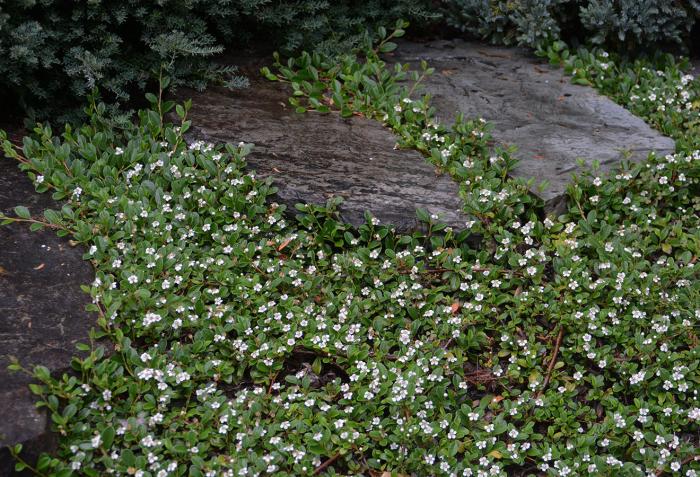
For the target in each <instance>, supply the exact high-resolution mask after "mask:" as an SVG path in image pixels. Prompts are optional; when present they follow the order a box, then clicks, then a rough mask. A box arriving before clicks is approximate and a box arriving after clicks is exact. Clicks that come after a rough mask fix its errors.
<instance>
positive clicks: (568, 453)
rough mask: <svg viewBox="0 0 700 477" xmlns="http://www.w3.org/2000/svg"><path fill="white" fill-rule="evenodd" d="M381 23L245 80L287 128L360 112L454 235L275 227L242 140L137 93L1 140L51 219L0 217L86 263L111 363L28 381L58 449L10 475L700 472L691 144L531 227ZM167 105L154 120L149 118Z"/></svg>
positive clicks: (485, 149) (330, 222) (327, 223)
mask: <svg viewBox="0 0 700 477" xmlns="http://www.w3.org/2000/svg"><path fill="white" fill-rule="evenodd" d="M397 26H398V28H397V30H396V31H395V32H393V33H392V34H387V32H386V31H380V32H379V36H380V38H382V40H381V41H380V43H379V44H378V45H365V48H364V49H363V50H361V51H359V52H358V54H357V55H349V56H344V57H342V58H339V59H335V60H334V59H331V58H328V57H324V56H321V55H302V56H301V57H299V58H295V59H291V60H289V61H287V62H286V63H282V62H281V61H279V60H278V65H277V67H276V70H275V72H272V71H270V70H265V71H264V74H265V75H266V76H267V77H268V78H270V79H272V80H280V81H287V82H289V83H290V85H291V86H292V91H293V94H294V96H293V99H292V104H294V105H295V106H297V107H298V108H299V111H302V110H317V111H321V112H325V113H326V114H344V115H350V114H359V115H363V116H367V117H369V118H372V119H375V120H379V121H382V122H383V123H384V124H386V125H387V127H389V128H391V129H392V130H393V131H395V133H396V136H397V145H398V147H411V148H415V149H417V150H419V151H421V152H423V153H424V154H425V155H426V158H427V160H429V161H431V162H432V163H434V164H435V165H436V166H437V167H439V168H441V169H443V170H445V171H446V172H448V173H449V174H451V175H452V177H454V179H455V180H456V181H458V182H459V184H460V188H461V195H462V198H463V199H464V204H465V211H466V212H467V213H468V214H469V215H470V216H471V217H473V220H470V221H469V222H468V223H466V224H465V225H464V230H461V231H460V230H451V229H449V228H446V227H444V225H440V224H439V217H431V216H429V215H428V214H427V213H425V212H422V211H419V216H420V217H422V218H423V219H424V220H425V221H426V222H427V223H428V226H427V230H428V232H427V233H418V232H416V233H415V234H413V235H399V234H396V233H395V232H394V231H393V230H392V228H391V227H390V225H384V224H380V223H378V221H377V220H376V219H375V218H373V217H371V216H368V220H367V222H366V224H364V225H363V226H361V227H359V228H357V229H352V228H351V227H349V226H348V225H345V224H343V223H341V222H339V221H338V217H337V214H336V213H335V211H334V207H335V205H336V203H337V202H335V201H333V202H331V203H329V204H328V205H327V206H326V207H321V206H300V213H301V216H300V217H299V219H290V218H289V217H288V216H287V215H285V214H284V213H283V212H284V210H283V206H279V205H277V204H275V203H274V202H273V198H272V194H273V193H274V191H275V189H274V185H273V184H271V183H270V182H269V181H268V180H261V179H259V178H258V177H256V175H255V174H254V173H253V172H252V171H249V170H247V169H246V168H245V155H246V154H247V153H248V152H249V151H250V150H251V146H250V145H246V144H239V145H226V146H216V145H212V144H207V143H204V142H200V141H196V142H190V143H188V142H187V141H186V140H185V136H184V134H185V133H186V131H187V130H188V129H189V127H190V123H189V121H188V120H187V111H188V105H181V106H176V105H174V104H172V103H168V102H163V101H161V100H160V99H159V98H158V97H156V96H150V100H151V102H152V103H153V107H152V108H151V109H150V110H146V111H142V112H141V113H140V114H139V117H138V120H137V121H136V122H135V123H134V124H132V125H130V126H127V127H126V128H125V129H115V128H112V127H111V126H110V125H109V123H108V122H107V121H105V119H104V118H103V108H102V107H100V106H95V105H93V106H92V107H91V108H90V117H91V120H90V122H89V123H88V124H86V125H85V126H83V127H81V128H78V129H72V128H67V129H66V130H65V131H64V132H63V133H62V135H61V136H60V137H55V136H54V133H53V131H51V130H50V129H49V128H46V127H43V128H42V127H39V128H37V130H36V131H35V135H34V136H33V137H31V138H27V139H25V142H24V144H23V145H22V146H21V147H20V148H17V147H15V146H13V145H12V144H10V143H9V142H7V141H4V146H5V151H6V154H7V155H8V156H10V157H14V158H15V159H17V160H18V161H20V163H21V167H22V168H23V169H25V170H26V171H27V172H28V174H29V177H30V178H31V179H32V180H33V181H34V182H35V184H36V186H37V190H39V191H51V192H52V193H53V194H54V196H55V197H56V198H58V199H64V200H65V201H66V204H65V206H64V207H63V209H62V210H61V211H55V212H47V213H46V214H45V217H44V218H41V217H34V216H32V215H31V214H30V213H29V212H30V211H28V210H26V209H23V208H19V209H17V217H3V219H4V220H5V221H6V222H15V221H32V222H33V223H34V224H35V225H34V227H35V228H38V227H42V226H47V227H53V228H57V229H58V230H59V231H60V232H61V233H64V234H70V235H71V236H72V237H73V239H74V240H76V241H78V242H80V243H82V244H83V245H84V246H85V250H86V255H85V258H86V260H90V261H91V263H93V265H94V266H95V270H96V278H95V281H94V282H93V283H92V284H90V285H89V286H87V287H86V291H87V292H89V293H90V294H91V296H92V297H93V302H94V303H93V305H92V306H91V309H92V310H93V311H94V312H95V313H96V314H97V316H98V324H99V331H97V332H96V333H95V334H94V337H95V339H106V340H110V341H111V342H112V343H113V344H114V352H113V353H112V354H111V355H109V356H106V354H105V353H104V351H103V349H102V348H101V347H99V345H98V344H97V343H94V344H92V345H89V346H84V347H82V349H83V350H84V351H85V352H86V356H84V357H82V358H76V359H75V360H74V369H75V373H73V374H71V375H66V376H63V377H58V378H54V377H52V376H50V375H49V373H48V372H47V370H46V369H44V368H37V369H35V370H34V375H35V376H36V377H37V378H39V380H40V381H41V384H40V385H36V386H34V387H33V390H34V391H35V392H36V393H37V394H38V395H39V396H40V399H41V401H40V405H41V406H44V407H47V408H48V409H49V412H50V413H51V415H52V421H53V423H54V427H55V429H56V430H57V431H58V432H59V434H60V435H61V443H60V449H59V451H58V453H57V454H56V455H55V456H51V457H49V456H45V457H43V458H42V459H40V460H39V462H38V463H36V464H34V463H24V462H21V461H20V463H19V464H18V467H19V468H24V467H26V466H27V465H29V464H31V465H32V467H33V470H34V471H35V472H36V473H37V474H38V475H59V476H69V475H76V476H77V475H87V476H98V475H100V476H101V475H119V476H126V475H134V476H139V477H146V476H148V477H151V476H158V477H165V476H184V475H188V476H219V475H223V476H254V475H256V476H257V475H259V476H263V475H281V476H284V475H288V476H298V475H369V476H372V477H376V476H382V477H386V476H388V475H395V476H408V475H439V476H478V477H485V476H511V475H552V476H555V475H556V476H574V475H600V476H605V475H612V474H615V475H620V476H660V475H684V476H686V477H694V476H696V475H697V474H698V472H700V462H698V461H697V456H698V437H697V436H698V432H699V431H700V429H699V426H698V420H699V419H700V400H699V397H698V386H699V385H700V376H699V375H698V364H700V359H699V358H700V357H699V356H698V346H697V345H698V336H697V333H698V323H699V320H700V307H699V306H698V304H699V303H700V296H699V295H700V285H698V283H699V282H698V268H697V266H696V262H697V257H698V255H700V229H699V227H698V226H699V225H700V224H699V223H698V222H699V219H698V216H699V214H698V212H699V211H700V203H699V202H698V199H697V197H698V188H699V185H698V180H700V152H698V151H696V150H690V149H683V148H681V147H679V152H678V153H677V154H675V155H669V156H667V157H664V158H659V157H654V156H651V157H650V158H649V160H648V161H647V162H645V163H643V164H623V165H622V166H621V168H620V169H619V170H618V171H616V172H614V173H613V174H612V175H610V176H609V177H605V176H602V175H601V176H598V175H596V174H597V173H596V172H595V171H590V172H589V173H586V174H583V175H582V176H581V177H580V178H578V179H577V181H576V182H575V183H574V184H573V185H572V186H571V188H570V190H569V198H570V209H569V210H568V212H567V213H566V214H564V215H562V216H560V217H545V216H543V214H542V212H541V205H542V204H541V201H539V200H538V199H535V198H533V197H532V196H531V195H530V194H529V192H528V188H529V186H530V185H531V184H527V183H524V182H523V181H520V180H512V179H511V178H510V177H509V175H508V171H509V170H510V169H511V168H512V166H513V164H514V161H513V159H512V158H511V157H510V154H509V151H502V150H497V149H496V150H494V149H493V148H492V147H491V146H490V144H491V143H490V136H489V133H488V129H489V126H488V125H487V124H485V123H484V122H483V121H480V120H478V119H475V120H464V119H462V118H458V120H457V122H456V124H455V126H454V127H452V128H447V127H446V126H444V125H441V124H439V123H438V122H437V121H436V120H435V119H434V117H433V114H432V110H431V108H430V103H429V98H428V97H417V96H416V94H415V93H416V90H417V86H415V83H417V82H418V80H420V77H421V75H422V74H429V73H430V70H429V68H428V65H424V66H423V70H422V72H418V73H416V75H415V76H412V73H409V71H408V68H407V67H406V66H401V65H398V66H395V67H393V68H389V67H388V66H387V65H386V63H385V62H384V61H383V60H382V59H381V57H380V53H382V52H388V51H390V50H391V49H393V48H394V45H393V44H392V42H391V41H390V40H391V38H393V37H397V36H400V35H401V34H402V30H403V27H404V25H403V24H402V23H401V24H399V25H397ZM411 81H412V82H411ZM690 91H691V93H690V94H691V97H690V98H688V99H689V100H690V101H691V103H692V102H693V101H696V100H697V96H695V94H696V93H695V91H696V90H690ZM172 109H175V110H176V113H177V115H178V117H179V118H180V123H179V124H178V125H177V126H174V125H171V124H168V123H167V121H165V120H164V119H163V117H164V116H163V115H164V114H165V113H166V112H168V111H171V110H172ZM684 134H685V133H684V132H683V131H678V132H677V135H678V137H679V138H682V137H683V136H684ZM689 143H690V142H683V141H682V140H679V144H689ZM470 235H471V236H479V237H480V244H479V246H478V247H474V246H472V245H470V244H471V243H473V241H472V240H470V239H469V236H470ZM15 367H16V368H18V369H21V366H20V365H19V364H16V365H15ZM13 450H14V452H15V454H19V451H20V449H19V448H15V449H13ZM20 458H21V456H20Z"/></svg>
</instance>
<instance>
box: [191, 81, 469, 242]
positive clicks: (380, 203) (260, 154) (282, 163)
mask: <svg viewBox="0 0 700 477" xmlns="http://www.w3.org/2000/svg"><path fill="white" fill-rule="evenodd" d="M257 70H258V68H257V67H255V68H254V67H249V68H248V69H247V71H246V73H247V74H248V75H249V77H250V79H251V83H252V84H251V86H250V88H248V89H245V90H241V91H233V92H232V91H228V90H224V89H217V88H209V89H208V90H207V91H206V92H204V93H196V92H193V91H183V92H180V94H179V96H180V98H183V99H184V98H188V97H189V98H192V104H193V106H192V110H191V112H190V115H189V119H191V120H192V124H193V131H194V132H193V134H192V139H201V140H206V141H210V142H230V143H233V144H237V143H239V142H241V141H243V142H246V143H254V144H255V147H254V149H253V152H252V153H251V154H250V155H249V156H248V157H247V161H248V167H249V168H250V169H252V170H255V171H256V173H257V175H258V176H261V177H271V178H272V179H273V180H274V184H275V186H276V187H277V188H278V192H277V198H276V199H275V200H277V201H278V202H281V203H283V204H285V205H286V206H287V210H290V211H295V208H294V205H295V204H297V203H312V204H325V203H326V202H327V200H328V199H329V198H330V197H333V196H336V197H338V196H340V197H343V199H344V201H343V203H342V204H341V206H340V214H341V217H342V219H343V220H344V221H345V222H347V223H350V224H352V225H355V226H358V225H361V224H363V223H364V221H365V218H364V213H365V211H370V212H371V213H372V215H373V216H375V217H376V218H377V219H379V220H380V221H381V223H384V224H391V225H393V226H395V227H396V229H397V230H399V231H404V232H406V231H411V230H414V229H416V228H417V227H418V226H419V224H418V221H417V219H416V209H418V208H421V209H425V210H427V211H428V212H430V213H433V214H437V215H438V216H439V217H440V219H441V220H442V221H443V222H445V223H447V224H448V225H450V226H453V227H455V228H464V224H465V222H466V221H467V220H468V217H466V216H465V215H464V214H463V213H462V212H461V201H460V199H459V195H458V194H459V188H458V185H457V184H456V183H455V182H454V181H453V180H452V179H451V178H450V177H449V175H447V174H438V173H437V171H436V169H435V168H434V167H433V166H431V165H430V164H429V163H428V162H427V161H426V160H425V158H424V157H423V156H422V155H421V154H420V153H418V152H416V151H412V150H398V149H394V146H395V144H396V137H395V136H394V134H393V133H392V132H391V131H390V130H389V129H387V128H385V127H383V126H382V125H381V124H380V123H378V122H377V121H374V120H369V119H366V118H363V117H350V118H341V117H340V116H339V114H337V113H329V114H320V113H315V112H310V113H305V114H299V113H296V112H295V111H294V108H293V107H292V106H290V105H289V103H288V98H289V96H290V90H289V89H288V88H287V86H286V85H285V84H283V83H279V82H271V81H268V80H265V79H263V78H260V74H259V73H258V72H257Z"/></svg>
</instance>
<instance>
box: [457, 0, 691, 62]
mask: <svg viewBox="0 0 700 477" xmlns="http://www.w3.org/2000/svg"><path fill="white" fill-rule="evenodd" d="M447 10H448V12H449V13H448V14H447V21H448V23H449V24H451V25H452V26H454V27H457V28H458V29H460V30H461V31H465V32H469V33H470V34H472V35H475V36H478V37H480V38H484V39H488V40H489V41H491V42H494V43H499V44H506V45H510V44H516V43H517V44H521V45H527V46H531V47H538V46H541V45H542V44H543V42H549V41H551V40H555V39H559V38H561V37H565V38H564V39H566V40H573V41H575V42H581V43H593V44H597V45H604V46H606V47H609V48H612V49H615V50H618V51H635V50H640V49H645V48H657V47H659V46H675V47H678V46H681V47H685V46H689V33H690V30H691V28H692V26H693V24H694V23H695V21H696V19H697V17H698V15H699V14H700V2H699V1H698V0H449V1H448V2H447Z"/></svg>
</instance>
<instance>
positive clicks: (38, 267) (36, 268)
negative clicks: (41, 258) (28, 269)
mask: <svg viewBox="0 0 700 477" xmlns="http://www.w3.org/2000/svg"><path fill="white" fill-rule="evenodd" d="M45 266H46V265H44V264H43V263H40V264H39V265H37V266H36V267H34V270H41V269H43V268H44V267H45Z"/></svg>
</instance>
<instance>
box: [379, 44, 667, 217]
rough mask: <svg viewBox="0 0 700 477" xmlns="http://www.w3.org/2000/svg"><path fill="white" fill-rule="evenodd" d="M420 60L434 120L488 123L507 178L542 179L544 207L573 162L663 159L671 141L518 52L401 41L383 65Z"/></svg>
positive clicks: (554, 200) (558, 194) (559, 192)
mask: <svg viewBox="0 0 700 477" xmlns="http://www.w3.org/2000/svg"><path fill="white" fill-rule="evenodd" d="M420 60H426V61H427V62H428V65H429V66H431V67H434V68H435V73H434V74H433V75H432V76H430V77H428V78H427V79H426V80H425V83H424V84H425V91H426V92H427V93H430V94H431V95H432V98H433V100H432V104H433V105H434V106H435V107H436V110H437V115H438V117H439V119H440V120H442V121H447V122H452V121H453V120H454V117H455V114H456V113H457V112H460V111H461V112H462V113H464V116H465V117H466V118H478V117H481V118H484V119H485V120H487V121H489V122H492V123H493V124H494V128H493V131H492V134H493V137H494V139H495V140H496V141H497V142H498V143H500V144H502V145H514V146H517V148H518V151H517V152H516V154H515V156H516V157H517V158H518V159H519V160H520V163H519V165H518V166H517V168H516V169H515V170H514V175H515V176H520V177H524V178H527V179H529V178H534V179H535V186H537V185H538V184H539V183H541V182H542V181H544V180H546V181H547V182H548V186H547V187H546V189H545V190H544V191H543V192H539V191H535V190H533V192H536V193H538V195H540V196H541V197H542V198H543V199H544V200H545V201H547V202H548V205H549V208H554V207H555V206H556V205H558V204H560V203H561V201H562V200H563V199H564V194H565V193H566V187H567V185H568V184H569V182H570V176H571V173H572V172H574V171H576V169H578V166H577V159H579V158H580V159H584V160H585V162H586V163H587V164H592V163H593V161H594V160H598V161H599V162H600V164H601V168H602V169H603V170H610V169H612V168H614V167H615V166H616V165H617V164H618V163H619V161H620V160H621V159H623V158H624V157H626V156H627V155H628V154H629V159H630V160H633V161H639V160H643V159H646V157H647V156H648V154H649V152H651V151H657V152H658V153H659V154H664V155H665V154H668V153H671V152H673V151H674V150H675V145H674V142H673V140H672V139H670V138H668V137H665V136H662V135H661V134H660V133H659V132H657V131H656V130H654V129H652V128H651V127H650V126H648V125H647V124H646V123H645V122H644V121H643V120H642V119H641V118H638V117H636V116H634V115H633V114H632V113H630V112H629V111H627V110H626V109H624V108H623V107H622V106H619V105H617V104H615V103H614V102H613V101H611V100H610V99H608V98H607V97H605V96H603V95H601V94H599V93H598V92H596V91H595V90H594V89H593V88H590V87H584V86H579V85H574V84H571V78H570V77H567V76H565V75H564V72H563V70H561V69H553V68H550V67H549V66H548V65H546V64H543V63H542V61H541V60H540V59H537V58H534V57H532V56H528V54H527V52H525V51H524V50H522V49H518V48H499V47H493V46H489V45H485V44H482V43H472V42H466V41H461V40H454V41H435V42H430V43H421V44H418V43H411V42H402V43H401V45H399V48H398V49H397V50H396V53H395V55H394V56H393V58H391V60H390V61H400V62H401V63H411V64H412V65H417V64H418V63H419V62H420Z"/></svg>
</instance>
